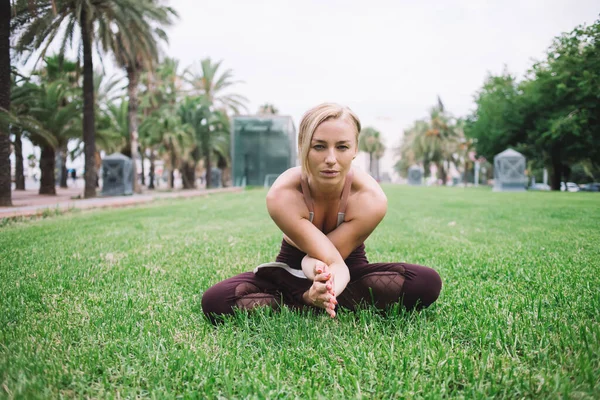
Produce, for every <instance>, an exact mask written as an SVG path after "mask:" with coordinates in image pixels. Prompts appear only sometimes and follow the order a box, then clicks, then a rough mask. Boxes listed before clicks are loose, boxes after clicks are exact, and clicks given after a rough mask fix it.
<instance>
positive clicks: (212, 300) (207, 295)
mask: <svg viewBox="0 0 600 400" xmlns="http://www.w3.org/2000/svg"><path fill="white" fill-rule="evenodd" d="M220 286H222V285H221V284H219V283H217V284H216V285H214V286H212V287H210V288H208V289H207V290H206V291H205V292H204V294H203V295H202V300H201V304H202V312H203V313H204V315H205V316H206V317H207V318H208V319H209V320H210V321H211V322H213V323H214V322H215V317H217V316H220V315H223V314H229V313H231V306H229V305H228V304H227V302H226V297H227V296H226V293H224V292H223V288H222V287H220Z"/></svg>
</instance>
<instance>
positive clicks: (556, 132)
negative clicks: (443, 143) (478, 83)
mask: <svg viewBox="0 0 600 400" xmlns="http://www.w3.org/2000/svg"><path fill="white" fill-rule="evenodd" d="M599 81H600V21H596V23H594V25H592V26H590V27H585V26H579V27H577V28H575V29H574V30H573V31H571V32H569V33H565V34H562V35H561V36H559V37H557V38H555V39H554V41H553V43H552V45H551V46H550V48H549V49H548V52H547V57H546V59H545V60H543V61H540V62H537V63H535V64H534V65H533V67H532V69H531V71H530V72H529V74H528V76H527V77H526V78H525V79H524V80H523V81H522V82H520V83H517V82H516V79H515V78H514V77H512V76H510V75H508V74H507V73H506V72H505V73H504V74H503V75H502V76H498V77H493V76H492V77H489V78H488V79H487V80H486V82H485V84H484V87H483V89H482V90H481V91H480V92H479V94H478V97H477V99H476V103H477V110H476V111H475V112H474V113H473V115H471V116H470V118H469V121H468V123H467V126H466V134H467V135H468V136H469V137H472V138H475V139H477V149H478V151H479V152H480V153H482V154H483V155H484V156H486V157H487V158H490V157H492V156H493V155H494V154H496V153H498V152H500V151H502V150H504V149H505V148H506V147H508V146H512V147H515V148H516V149H517V150H518V151H520V152H522V153H524V154H525V155H526V156H527V157H528V158H529V159H534V160H538V161H539V162H540V163H542V164H543V165H545V166H546V167H548V168H549V169H550V171H551V173H552V176H551V186H552V189H553V190H560V182H561V181H562V177H563V176H564V174H565V173H568V172H569V171H570V169H571V166H572V165H574V164H576V163H579V162H584V163H586V164H587V165H589V166H591V167H592V169H594V168H597V167H598V166H599V165H598V164H600V162H599V161H598V160H600V103H599V102H598V97H597V94H598V82H599Z"/></svg>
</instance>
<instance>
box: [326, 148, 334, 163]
mask: <svg viewBox="0 0 600 400" xmlns="http://www.w3.org/2000/svg"><path fill="white" fill-rule="evenodd" d="M325 162H326V163H327V164H335V152H334V151H333V150H329V151H328V152H327V157H326V158H325Z"/></svg>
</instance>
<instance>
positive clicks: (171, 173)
mask: <svg viewBox="0 0 600 400" xmlns="http://www.w3.org/2000/svg"><path fill="white" fill-rule="evenodd" d="M176 161H177V158H175V150H174V149H171V171H169V184H170V185H171V189H175V162H176Z"/></svg>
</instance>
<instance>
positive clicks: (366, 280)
mask: <svg viewBox="0 0 600 400" xmlns="http://www.w3.org/2000/svg"><path fill="white" fill-rule="evenodd" d="M304 255H305V253H302V252H301V251H300V250H298V249H296V248H294V247H292V246H290V245H288V244H287V243H286V242H285V241H284V242H283V243H282V246H281V252H280V254H279V256H278V257H277V261H279V262H284V263H286V264H287V265H289V266H290V267H291V268H296V269H299V268H300V263H301V261H302V258H303V257H304ZM345 261H346V265H347V266H348V269H349V271H350V282H349V283H348V285H347V286H346V289H345V290H344V292H343V293H342V294H341V295H339V296H338V297H337V300H338V304H339V306H341V307H344V308H348V309H350V310H354V309H356V307H357V306H359V305H361V304H364V305H373V306H375V307H376V308H378V309H383V308H385V307H387V306H389V305H391V304H394V303H398V302H402V305H403V306H404V307H405V308H406V309H408V310H411V309H414V308H422V307H428V306H429V305H430V304H432V303H433V302H434V301H435V300H436V299H437V298H438V296H439V294H440V290H441V288H442V280H441V279H440V276H439V274H438V273H437V272H436V271H435V270H433V269H431V268H429V267H423V266H421V265H415V264H405V263H376V264H369V262H368V260H367V257H366V255H365V250H364V245H361V246H359V247H358V248H357V249H356V250H354V252H352V254H350V256H348V258H347V259H346V260H345ZM275 272H276V271H275ZM281 272H282V274H281V275H282V276H281V277H280V279H278V277H277V276H269V275H265V276H257V275H255V274H254V273H253V272H245V273H242V274H239V275H236V276H234V277H232V278H229V279H226V280H224V281H222V282H219V283H217V284H216V285H214V286H212V287H211V288H209V289H208V290H207V291H206V292H204V295H203V296H202V310H203V311H204V314H205V315H206V316H207V317H208V318H209V319H210V320H211V321H212V322H215V321H217V320H218V317H219V316H222V315H227V314H233V312H234V310H235V309H236V308H239V309H245V310H250V309H252V308H254V307H257V306H269V307H272V308H278V307H280V306H281V304H285V305H287V306H289V307H292V308H304V307H308V306H307V305H306V304H305V303H304V302H303V300H302V294H303V293H304V292H305V291H307V290H308V289H309V288H310V287H311V285H312V281H310V280H308V279H302V278H296V277H294V276H292V275H290V274H288V273H287V272H285V271H281Z"/></svg>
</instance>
